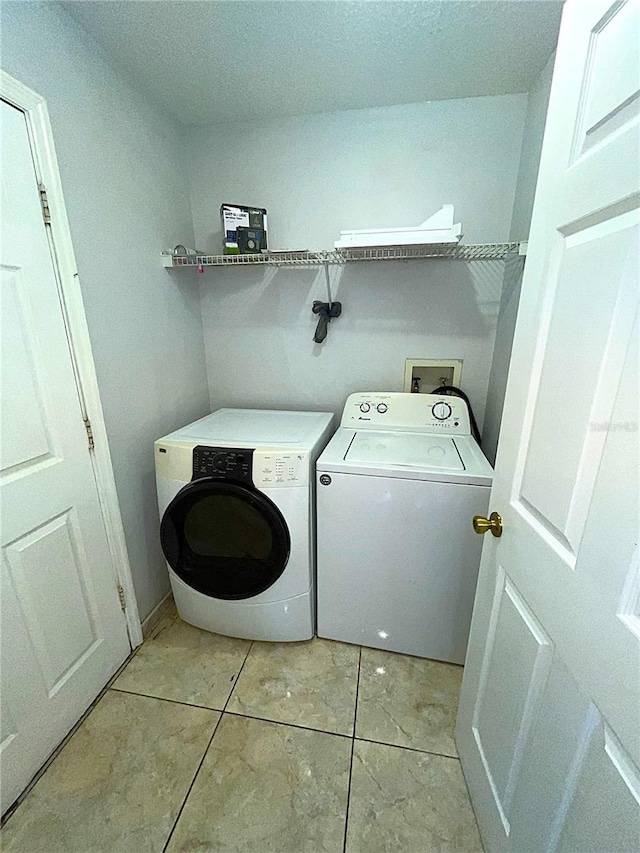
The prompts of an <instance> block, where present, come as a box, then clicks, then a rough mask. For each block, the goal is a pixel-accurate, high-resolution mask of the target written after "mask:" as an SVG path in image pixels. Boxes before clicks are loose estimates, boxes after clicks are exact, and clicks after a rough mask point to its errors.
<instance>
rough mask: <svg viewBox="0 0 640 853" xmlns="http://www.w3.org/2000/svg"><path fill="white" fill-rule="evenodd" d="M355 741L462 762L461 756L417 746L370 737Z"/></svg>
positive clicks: (358, 738) (359, 738)
mask: <svg viewBox="0 0 640 853" xmlns="http://www.w3.org/2000/svg"><path fill="white" fill-rule="evenodd" d="M355 740H359V741H362V743H375V744H377V745H378V746H390V747H391V748H392V749H406V750H407V752H417V753H419V754H420V755H433V756H435V757H436V758H449V759H451V761H460V756H458V755H448V754H447V753H446V752H434V751H433V750H432V749H420V748H419V747H417V746H405V745H404V744H402V743H389V742H388V741H386V740H373V738H370V737H357V738H355Z"/></svg>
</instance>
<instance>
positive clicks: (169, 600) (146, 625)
mask: <svg viewBox="0 0 640 853" xmlns="http://www.w3.org/2000/svg"><path fill="white" fill-rule="evenodd" d="M174 607H175V602H174V600H173V594H172V593H171V592H168V593H167V594H166V595H165V597H164V598H163V599H162V601H161V602H160V604H158V605H157V606H156V607H154V608H153V610H152V611H151V613H150V614H149V615H148V616H147V618H146V619H145V620H144V622H143V623H142V637H143V639H145V640H146V639H147V637H148V636H149V635H150V634H151V633H152V632H153V630H154V628H155V627H156V625H157V624H158V622H160V621H161V620H162V619H164V617H165V616H167V615H168V614H169V613H170V612H171V611H172V610H173V608H174Z"/></svg>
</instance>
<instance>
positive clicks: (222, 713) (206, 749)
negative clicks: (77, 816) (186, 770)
mask: <svg viewBox="0 0 640 853" xmlns="http://www.w3.org/2000/svg"><path fill="white" fill-rule="evenodd" d="M252 648H253V640H252V641H251V644H250V646H249V648H248V649H247V653H246V655H245V656H244V660H243V661H242V666H241V667H240V669H239V670H238V674H237V675H236V679H235V682H234V685H233V687H232V688H231V690H230V692H229V695H228V696H227V701H226V702H225V703H224V708H223V709H222V711H218V713H219V714H220V716H219V717H218V722H217V723H216V724H215V726H214V728H213V732H212V734H211V737H210V738H209V743H208V744H207V746H206V748H205V750H204V752H203V753H202V758H201V759H200V761H199V763H198V766H197V768H196V772H195V773H194V774H193V779H192V780H191V784H190V785H189V788H188V789H187V793H186V794H185V797H184V799H183V801H182V805H181V806H180V808H179V810H178V814H177V815H176V819H175V820H174V822H173V826H172V827H171V831H170V832H169V835H168V836H167V840H166V841H165V844H164V847H163V848H162V853H165V851H166V850H167V848H168V847H169V844H170V843H171V839H172V838H173V833H174V832H175V831H176V827H177V825H178V822H179V821H180V818H181V817H182V812H183V811H184V809H185V806H186V805H187V802H188V800H189V796H190V794H191V791H192V790H193V786H194V785H195V783H196V779H197V778H198V774H199V773H200V770H201V768H202V765H203V764H204V760H205V758H206V757H207V753H208V752H209V748H210V746H211V744H212V743H213V739H214V737H215V736H216V732H217V731H218V727H219V726H220V723H221V722H222V718H223V716H224V712H225V709H226V707H227V705H228V704H229V699H230V698H231V694H232V693H233V691H234V689H235V686H236V684H237V683H238V679H239V678H240V675H241V674H242V670H243V669H244V665H245V663H246V662H247V658H248V657H249V652H250V651H251V649H252ZM169 701H173V700H169ZM177 704H181V703H179V702H178V703H177ZM194 707H198V706H194Z"/></svg>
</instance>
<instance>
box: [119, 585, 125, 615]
mask: <svg viewBox="0 0 640 853" xmlns="http://www.w3.org/2000/svg"><path fill="white" fill-rule="evenodd" d="M118 598H119V599H120V607H122V609H123V610H126V609H127V600H126V598H125V597H124V589H123V588H122V586H121V585H120V584H118Z"/></svg>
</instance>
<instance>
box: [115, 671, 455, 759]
mask: <svg viewBox="0 0 640 853" xmlns="http://www.w3.org/2000/svg"><path fill="white" fill-rule="evenodd" d="M238 676H239V673H238ZM109 689H110V690H113V691H115V692H116V693H127V694H129V695H131V696H140V697H142V698H143V699H157V700H158V701H159V702H171V703H172V704H174V705H184V706H185V707H187V708H200V709H201V710H202V711H213V712H214V713H217V714H227V716H232V717H242V718H243V719H246V720H258V721H259V722H261V723H273V724H274V725H276V726H289V727H290V728H293V729H303V730H304V731H307V732H317V733H318V734H321V735H334V736H335V737H346V738H349V739H350V740H359V741H362V742H363V743H376V744H378V745H379V746H390V747H393V748H394V749H406V750H408V751H409V752H418V753H420V754H421V755H435V756H436V757H437V758H450V759H451V760H452V761H460V757H459V756H458V755H449V753H447V752H436V751H435V750H434V749H421V748H420V747H419V746H408V745H407V744H404V743H390V742H389V741H387V740H376V739H375V738H373V737H359V736H358V735H349V734H345V733H344V732H332V731H329V730H328V729H318V728H316V727H315V726H304V725H302V724H301V723H291V722H287V721H285V720H273V719H271V718H269V717H260V716H258V715H257V714H245V713H243V712H242V711H227V710H221V709H220V708H212V707H211V706H210V705H195V704H194V703H193V702H182V701H181V700H180V699H167V698H166V697H164V696H151V695H150V694H148V693H137V692H135V691H133V690H123V689H122V688H121V687H110V688H109ZM232 692H233V691H232ZM230 698H231V695H230V696H229V699H230ZM228 703H229V700H227V702H226V703H225V708H226V705H227V704H228Z"/></svg>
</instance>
